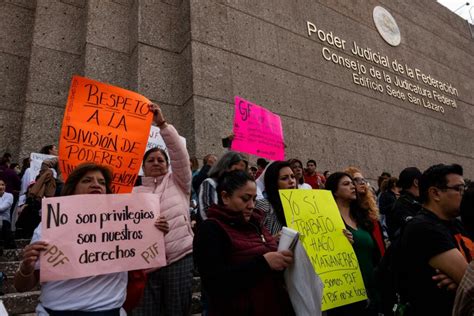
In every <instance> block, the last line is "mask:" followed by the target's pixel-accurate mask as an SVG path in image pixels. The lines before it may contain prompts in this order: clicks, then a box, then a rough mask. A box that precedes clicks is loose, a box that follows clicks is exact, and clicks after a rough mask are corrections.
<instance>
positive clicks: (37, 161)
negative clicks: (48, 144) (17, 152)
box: [30, 153, 56, 180]
mask: <svg viewBox="0 0 474 316" xmlns="http://www.w3.org/2000/svg"><path fill="white" fill-rule="evenodd" d="M51 158H56V156H53V155H46V154H39V153H31V154H30V169H31V170H30V177H31V179H33V180H34V179H36V176H38V174H39V172H40V170H41V164H42V163H43V161H45V160H46V159H51Z"/></svg>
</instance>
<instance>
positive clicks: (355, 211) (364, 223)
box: [325, 172, 374, 232]
mask: <svg viewBox="0 0 474 316" xmlns="http://www.w3.org/2000/svg"><path fill="white" fill-rule="evenodd" d="M344 177H348V178H349V179H351V181H354V180H353V179H352V177H351V176H350V174H348V173H345V172H334V173H332V174H331V175H330V176H329V177H328V178H327V179H326V184H325V189H326V190H330V191H331V193H332V195H333V197H334V198H336V192H337V189H338V188H339V183H340V182H341V179H342V178H344ZM356 192H357V191H356ZM358 199H359V197H358V196H357V199H355V200H354V201H351V204H350V210H349V213H350V215H351V217H352V218H353V219H354V220H355V222H356V223H357V226H359V227H361V228H363V229H364V230H366V231H369V232H371V231H372V229H373V228H374V224H373V222H372V220H371V218H370V215H369V210H368V209H363V208H361V207H360V206H359V203H358Z"/></svg>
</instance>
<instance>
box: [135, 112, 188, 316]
mask: <svg viewBox="0 0 474 316" xmlns="http://www.w3.org/2000/svg"><path fill="white" fill-rule="evenodd" d="M151 110H152V111H153V113H154V116H153V120H154V122H155V124H156V125H157V126H158V127H159V128H160V134H161V136H162V137H163V140H164V142H165V144H166V148H167V149H168V153H169V158H168V155H167V153H166V152H165V151H164V150H162V149H160V148H152V149H149V150H148V151H147V152H146V153H145V156H144V158H143V172H144V174H145V177H143V178H142V183H143V185H141V186H139V187H135V188H134V190H133V192H139V193H154V194H156V195H157V197H158V199H159V201H160V212H161V217H160V219H158V221H157V222H156V227H157V228H158V229H160V230H161V231H163V232H164V233H165V248H166V261H167V266H165V267H162V268H160V269H158V270H155V271H150V272H149V273H148V280H147V284H146V286H145V292H144V294H143V298H142V300H141V302H140V304H139V306H138V307H136V308H135V309H134V310H133V311H132V312H133V315H169V316H180V315H189V314H190V311H191V296H192V288H191V286H192V280H193V269H194V265H193V258H192V251H193V237H194V235H193V231H192V228H191V221H190V214H189V198H190V193H191V168H190V163H189V155H188V152H187V150H186V145H185V144H184V143H183V142H182V141H181V139H180V137H179V135H178V132H177V131H176V129H175V128H174V127H173V126H172V125H170V124H168V123H167V122H166V120H165V118H164V115H163V113H162V111H161V108H160V107H159V106H158V105H156V104H153V105H152V106H151ZM170 165H171V168H172V169H173V172H170V170H169V167H170Z"/></svg>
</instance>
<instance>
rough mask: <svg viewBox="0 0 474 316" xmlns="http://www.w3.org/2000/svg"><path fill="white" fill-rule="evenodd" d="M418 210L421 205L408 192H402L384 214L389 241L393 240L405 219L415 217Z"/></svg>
mask: <svg viewBox="0 0 474 316" xmlns="http://www.w3.org/2000/svg"><path fill="white" fill-rule="evenodd" d="M420 210H421V203H420V202H418V200H417V198H416V197H415V196H414V195H413V194H411V193H410V192H408V191H402V192H401V194H400V197H399V198H398V200H397V201H396V202H395V203H394V204H393V207H392V209H391V210H390V211H387V212H386V214H385V216H386V217H385V218H386V224H387V231H388V236H389V238H390V240H393V237H394V235H395V233H396V232H397V231H398V230H399V229H400V228H401V227H402V225H403V224H404V223H405V222H406V221H407V218H409V217H410V218H411V217H413V216H415V215H416V214H418V212H419V211H420Z"/></svg>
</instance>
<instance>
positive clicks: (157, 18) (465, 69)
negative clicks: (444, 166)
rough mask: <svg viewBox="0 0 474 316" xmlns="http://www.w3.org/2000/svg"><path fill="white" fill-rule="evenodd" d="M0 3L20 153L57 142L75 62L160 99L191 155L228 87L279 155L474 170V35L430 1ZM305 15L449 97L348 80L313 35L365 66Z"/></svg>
mask: <svg viewBox="0 0 474 316" xmlns="http://www.w3.org/2000/svg"><path fill="white" fill-rule="evenodd" d="M376 5H381V6H383V7H385V8H386V9H388V10H389V11H390V12H391V14H392V15H393V16H394V18H395V19H396V21H397V23H398V26H399V28H400V32H401V38H402V40H401V44H400V45H399V46H398V47H391V46H389V45H388V44H387V43H385V42H384V41H383V39H382V38H381V37H380V35H379V34H378V32H377V30H376V28H375V25H374V23H373V20H372V10H373V8H374V6H376ZM0 15H2V16H0V17H1V19H0V34H2V39H3V38H5V39H6V40H5V41H4V40H2V41H0V56H1V61H0V63H1V65H0V67H1V69H2V72H1V73H0V82H1V85H0V89H1V90H0V92H1V93H0V96H1V101H0V118H1V122H2V123H1V124H0V136H1V137H0V146H1V148H3V149H5V150H8V151H11V152H13V153H14V154H15V155H18V157H23V156H26V155H28V154H29V152H31V151H37V150H39V148H41V147H42V146H43V145H45V144H48V143H56V142H57V140H58V136H59V129H60V126H61V122H62V115H63V111H64V106H65V103H66V99H67V93H68V89H69V83H70V80H71V77H72V75H74V74H79V75H85V76H87V77H90V78H92V79H95V80H99V81H104V82H108V83H111V84H115V85H118V86H121V87H124V88H128V89H132V90H135V91H137V92H139V93H141V94H143V95H145V96H147V97H148V98H150V99H151V100H153V101H155V102H158V103H160V104H162V106H163V108H164V111H165V113H166V114H167V116H168V120H169V121H170V122H172V123H173V124H175V125H176V126H177V128H178V130H179V131H180V132H181V134H182V135H183V136H185V137H186V138H187V144H188V147H189V148H188V149H189V151H190V153H191V154H192V155H194V154H195V155H196V156H197V157H203V156H204V155H205V154H207V153H216V154H220V153H222V152H223V148H222V146H221V138H223V137H225V136H227V135H229V134H230V133H231V132H232V120H233V98H234V96H235V95H240V96H242V97H243V98H246V99H248V100H250V101H252V102H254V103H257V104H260V105H263V106H265V107H267V108H269V109H270V110H272V111H273V112H275V113H277V114H279V115H280V116H281V117H282V120H283V128H284V134H285V143H286V144H287V145H288V148H287V157H288V158H292V157H298V158H300V159H301V160H306V159H309V158H314V159H316V160H317V161H318V164H319V169H320V170H325V169H329V170H332V171H334V170H338V169H342V168H344V167H345V166H347V165H357V166H359V167H361V168H362V170H364V171H365V174H366V176H367V177H369V178H372V179H374V178H376V176H377V175H378V174H380V173H381V172H382V171H384V170H386V171H391V172H392V173H394V174H397V173H398V172H399V171H400V169H402V168H403V167H406V166H409V165H416V166H418V167H420V168H421V169H423V168H425V167H427V166H429V165H431V164H434V163H438V162H445V163H451V162H457V163H460V164H462V165H463V166H464V167H465V169H466V174H467V175H468V176H470V177H471V178H472V177H474V164H473V161H474V145H473V144H474V142H472V139H473V136H474V132H473V130H474V123H473V122H474V106H473V105H474V71H473V70H474V66H473V65H474V40H473V39H472V38H471V34H470V32H469V28H468V25H467V24H466V22H465V21H463V20H462V19H460V18H459V17H457V16H456V15H454V14H453V13H451V12H449V11H448V10H447V9H445V8H444V7H442V6H440V5H439V4H437V3H436V2H435V1H431V0H422V1H417V2H412V1H407V0H405V1H402V0H393V1H388V0H381V1H373V0H370V1H357V2H356V3H354V2H347V1H342V0H339V1H333V0H331V1H329V0H319V1H314V0H258V1H257V0H252V1H250V0H162V1H158V0H135V1H134V0H101V1H99V0H89V1H86V0H63V1H59V0H37V1H25V0H24V1H21V0H16V1H15V0H10V1H7V0H4V1H1V2H0ZM307 21H311V22H313V23H315V24H316V25H317V26H318V28H321V29H323V30H324V31H325V32H333V34H334V35H338V36H340V37H341V38H343V39H345V40H347V42H348V44H347V45H348V46H350V45H351V42H352V41H356V42H357V43H358V44H360V45H361V46H364V47H370V48H371V49H372V50H373V51H378V52H380V53H381V54H382V55H387V56H389V58H390V59H392V60H393V59H395V58H396V59H397V60H398V61H399V62H401V63H403V64H404V63H407V64H409V65H410V66H411V67H417V68H419V69H422V70H423V72H425V73H429V74H432V75H433V76H434V77H437V78H439V79H440V80H444V81H447V82H450V83H451V84H452V85H453V86H455V87H456V88H457V90H458V92H459V97H456V98H455V100H456V103H457V106H458V107H457V109H454V108H451V107H449V106H445V107H444V108H445V113H444V114H441V113H438V112H435V111H431V110H429V109H426V108H424V107H423V106H415V105H414V104H411V103H409V102H407V101H402V100H398V99H396V98H394V97H391V96H389V95H387V93H379V92H376V91H374V90H371V89H367V88H363V87H360V86H358V85H356V84H354V83H353V82H352V71H350V70H348V69H346V68H344V67H341V66H339V65H336V64H334V63H332V62H328V61H326V60H324V58H323V57H322V54H321V50H322V49H323V47H328V48H330V49H331V50H332V51H334V52H335V53H337V54H339V55H341V56H343V57H347V58H351V59H353V60H358V61H360V62H361V63H362V64H365V65H366V66H367V68H369V67H370V66H372V64H371V63H370V62H367V61H364V60H362V59H361V58H355V57H354V56H351V54H350V50H349V49H346V50H342V49H338V48H334V47H332V46H330V45H328V44H327V43H324V42H322V41H321V40H319V39H318V37H317V36H315V35H312V36H308V33H307V26H306V22H307ZM376 68H377V69H378V70H380V71H382V70H385V71H386V72H387V73H388V74H389V75H390V76H392V77H394V76H395V75H397V76H399V77H400V78H408V77H407V76H406V75H400V74H397V73H395V71H393V69H386V68H385V69H384V68H383V67H376ZM412 81H413V80H412ZM413 82H414V81H413ZM421 86H424V87H427V86H426V85H423V84H421Z"/></svg>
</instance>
